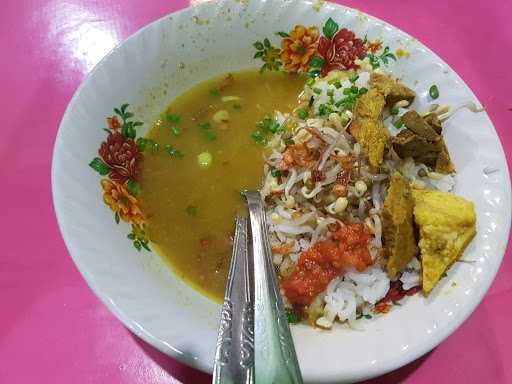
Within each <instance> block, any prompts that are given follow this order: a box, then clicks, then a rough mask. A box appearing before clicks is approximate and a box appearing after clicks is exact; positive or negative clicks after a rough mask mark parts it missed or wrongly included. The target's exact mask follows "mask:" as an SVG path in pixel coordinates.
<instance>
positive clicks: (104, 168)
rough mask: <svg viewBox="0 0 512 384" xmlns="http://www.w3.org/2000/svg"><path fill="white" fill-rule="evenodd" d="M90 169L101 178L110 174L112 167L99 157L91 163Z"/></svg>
mask: <svg viewBox="0 0 512 384" xmlns="http://www.w3.org/2000/svg"><path fill="white" fill-rule="evenodd" d="M89 167H91V168H92V169H94V170H95V171H96V172H98V173H99V174H100V175H101V176H105V175H107V174H108V173H109V172H110V167H109V166H108V165H107V163H105V162H104V161H103V160H101V159H100V158H99V157H95V158H94V159H93V160H92V161H91V162H90V163H89Z"/></svg>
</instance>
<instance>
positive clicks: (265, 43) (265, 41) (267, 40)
mask: <svg viewBox="0 0 512 384" xmlns="http://www.w3.org/2000/svg"><path fill="white" fill-rule="evenodd" d="M263 45H264V46H265V48H270V47H271V46H272V44H270V40H269V39H267V38H266V37H265V39H264V40H263Z"/></svg>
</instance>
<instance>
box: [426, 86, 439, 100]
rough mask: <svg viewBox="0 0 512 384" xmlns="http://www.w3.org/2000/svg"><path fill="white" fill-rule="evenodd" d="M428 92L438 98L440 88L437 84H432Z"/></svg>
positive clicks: (433, 97) (432, 96)
mask: <svg viewBox="0 0 512 384" xmlns="http://www.w3.org/2000/svg"><path fill="white" fill-rule="evenodd" d="M428 94H429V95H430V97H431V98H432V99H434V100H435V99H437V98H438V97H439V88H437V85H435V84H434V85H432V86H431V87H430V89H429V90H428Z"/></svg>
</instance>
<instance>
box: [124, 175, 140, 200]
mask: <svg viewBox="0 0 512 384" xmlns="http://www.w3.org/2000/svg"><path fill="white" fill-rule="evenodd" d="M126 189H128V192H130V193H131V194H132V195H133V196H139V195H140V193H141V191H142V190H141V188H140V185H139V184H138V183H137V182H136V181H134V180H132V179H129V180H128V184H126Z"/></svg>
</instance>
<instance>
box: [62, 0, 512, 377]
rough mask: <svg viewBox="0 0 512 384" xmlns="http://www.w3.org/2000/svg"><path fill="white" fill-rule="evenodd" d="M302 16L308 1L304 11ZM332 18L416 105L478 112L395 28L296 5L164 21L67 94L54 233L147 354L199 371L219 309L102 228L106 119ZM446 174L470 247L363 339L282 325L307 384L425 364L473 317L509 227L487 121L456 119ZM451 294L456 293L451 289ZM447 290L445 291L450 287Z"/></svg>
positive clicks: (184, 14) (207, 362)
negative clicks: (385, 65)
mask: <svg viewBox="0 0 512 384" xmlns="http://www.w3.org/2000/svg"><path fill="white" fill-rule="evenodd" d="M314 3H315V4H316V3H317V2H314ZM329 17H332V18H333V19H335V20H336V21H337V22H338V23H339V24H340V25H341V26H344V27H347V28H349V29H351V30H353V31H354V32H356V34H357V35H359V36H364V35H365V34H368V37H369V38H370V39H371V40H374V39H376V38H377V37H381V38H382V39H383V40H384V42H385V44H386V45H389V46H391V48H392V50H394V49H396V48H398V47H403V48H404V49H406V50H407V51H408V52H409V53H410V54H411V56H410V58H408V59H402V60H398V62H397V63H396V64H395V65H393V66H391V67H390V69H392V71H393V72H394V74H395V75H396V76H399V77H402V78H403V81H404V82H405V83H406V84H408V85H413V87H414V88H415V89H416V91H417V93H418V97H417V100H416V101H415V102H416V103H417V105H418V106H419V107H420V108H421V107H422V106H425V104H426V103H427V90H428V88H429V86H430V85H431V84H433V83H435V84H437V85H438V87H439V89H440V90H441V97H440V99H439V102H440V103H448V104H452V105H456V104H459V103H461V102H464V101H467V100H472V101H474V102H475V103H477V104H479V103H478V100H477V99H476V98H475V96H474V95H473V93H472V92H471V91H470V89H469V88H468V87H467V86H466V85H465V84H464V82H463V81H462V79H460V77H459V76H458V75H457V74H456V73H455V72H454V71H453V70H452V69H451V68H450V67H448V65H447V64H446V63H444V62H443V61H442V60H441V59H440V58H439V57H437V56H436V55H435V54H434V53H432V52H431V51H430V50H429V49H428V48H426V47H425V46H423V45H422V44H420V43H419V42H418V41H417V40H415V39H413V38H411V37H410V36H408V35H407V34H405V33H403V32H401V31H399V30H398V29H396V28H394V27H392V26H390V25H388V24H386V23H384V22H382V21H380V20H377V19H375V18H373V17H370V16H367V15H365V14H362V13H360V12H358V11H355V10H352V9H349V8H346V7H343V6H339V5H334V4H329V3H325V4H324V5H323V6H322V7H320V8H315V5H314V4H313V2H307V1H305V2H298V1H278V0H275V1H270V0H267V1H256V0H252V1H250V2H246V1H221V2H214V3H206V4H203V5H201V6H198V7H195V8H190V9H185V10H183V11H181V12H178V13H175V14H172V15H169V16H166V17H164V18H162V19H160V20H158V21H156V22H154V23H152V24H150V25H149V26H147V27H145V28H143V29H142V30H140V31H139V32H137V33H136V34H135V35H133V36H132V37H130V38H129V39H128V40H127V41H125V42H124V43H123V44H121V45H120V46H119V47H117V48H116V49H114V50H113V51H112V52H111V53H110V54H109V55H108V56H107V57H105V58H104V59H103V60H102V61H101V62H100V63H99V64H98V65H97V66H96V67H95V68H94V70H93V71H92V72H91V74H90V75H89V76H88V78H87V79H86V81H84V83H83V84H82V85H81V87H80V88H79V90H78V91H77V92H76V94H75V95H74V97H73V99H72V101H71V103H70V104H69V107H68V109H67V111H66V113H65V115H64V117H63V119H62V123H61V126H60V128H59V132H58V135H57V140H56V143H55V150H54V157H53V169H52V186H53V196H54V204H55V210H56V213H57V218H58V222H59V225H60V228H61V231H62V235H63V237H64V240H65V242H66V245H67V247H68V249H69V252H70V254H71V256H72V257H73V260H74V262H75V263H76V265H77V267H78V268H79V270H80V272H81V273H82V275H83V277H84V278H85V280H86V281H87V283H88V284H89V286H90V287H91V289H92V290H93V291H94V292H95V293H96V295H97V296H98V297H99V298H100V299H101V300H102V301H103V303H104V304H105V305H106V306H107V307H108V308H109V309H110V310H111V311H112V312H113V313H114V314H115V315H116V316H117V317H118V318H119V319H120V320H121V321H122V322H123V323H124V324H125V325H126V326H127V327H128V328H129V329H130V330H132V331H133V332H134V333H135V334H137V335H138V336H140V337H141V338H143V339H144V340H145V341H147V342H148V343H150V344H151V345H153V346H155V347H156V348H158V349H159V350H161V351H163V352H165V353H167V354H169V355H171V356H173V357H175V358H177V359H179V360H181V361H183V362H184V363H186V364H188V365H191V366H193V367H196V368H199V369H201V370H203V371H207V372H209V371H211V369H212V361H213V354H214V348H215V339H216V332H217V314H218V310H219V306H218V305H216V304H214V303H213V302H211V301H209V300H208V299H206V298H205V297H203V296H202V295H200V294H199V293H197V292H196V291H194V290H193V289H191V288H190V287H189V286H187V285H185V284H184V283H183V282H182V281H181V280H180V278H179V277H177V276H176V275H175V274H174V273H173V272H172V271H171V270H169V269H168V268H167V267H166V266H165V265H164V263H163V262H162V261H161V260H160V258H159V257H158V255H156V254H154V253H148V252H141V253H139V252H136V251H135V250H134V248H133V247H132V245H131V244H130V242H128V241H126V234H127V233H128V232H129V230H128V227H127V226H126V225H125V224H120V225H115V224H114V222H113V219H112V213H111V211H110V210H109V209H108V207H106V206H105V204H104V203H103V202H102V198H101V195H102V189H101V187H100V184H99V178H98V175H97V174H95V173H94V172H93V171H92V170H91V169H90V168H89V167H88V163H89V161H90V160H91V158H92V157H94V156H96V155H97V150H98V147H99V144H100V142H101V141H102V140H104V138H105V134H104V133H103V132H102V130H101V128H102V127H104V126H105V117H106V116H109V115H111V114H112V108H113V107H115V106H119V105H121V104H122V103H125V102H127V103H130V105H131V106H132V107H133V108H132V109H133V111H134V112H135V114H136V117H137V118H138V119H139V120H141V121H143V122H144V123H145V125H144V127H147V126H148V125H149V123H150V122H151V121H152V120H153V119H154V118H155V117H156V116H157V115H158V113H159V112H160V111H162V110H163V108H164V107H165V106H166V105H167V104H168V103H169V102H170V101H171V100H172V98H173V97H175V96H176V95H178V94H180V93H181V92H183V91H184V90H186V89H187V88H189V87H190V86H191V85H192V84H195V83H197V82H200V81H202V80H205V79H207V78H209V77H211V76H213V75H216V74H220V73H225V72H228V71H235V70H239V69H242V68H250V67H256V66H259V65H261V62H258V61H257V60H255V59H253V55H254V47H253V46H252V44H253V43H254V42H255V41H256V40H261V39H262V38H264V37H269V38H270V39H271V40H272V42H273V43H274V45H278V46H279V41H280V37H278V36H276V35H275V34H274V32H275V31H289V30H291V29H292V28H293V27H294V26H295V25H296V24H303V25H306V26H310V25H316V26H319V27H321V26H322V25H323V24H324V23H325V21H326V20H327V19H328V18H329ZM445 132H446V140H447V143H448V146H449V149H450V152H451V154H452V157H453V161H454V163H455V164H456V166H457V169H458V174H457V187H456V191H455V192H456V193H458V194H461V195H463V196H466V197H467V198H469V199H470V200H472V201H474V202H475V204H476V208H477V214H478V235H477V237H476V239H475V240H474V241H473V242H472V243H471V245H470V246H469V248H468V249H467V251H466V253H465V256H464V259H466V260H473V261H474V263H472V264H469V263H457V264H456V265H455V266H454V267H452V268H451V269H450V271H449V276H448V278H446V279H443V281H442V283H440V284H439V287H437V288H436V290H435V292H434V293H433V294H432V295H431V296H430V297H429V298H428V299H425V298H423V297H421V296H420V295H417V296H415V297H413V298H410V299H408V300H407V302H406V305H403V306H402V307H399V308H394V309H393V311H391V313H389V314H388V315H386V316H381V317H378V318H376V319H373V320H371V321H365V322H364V327H365V328H366V329H365V331H353V330H348V329H343V328H342V327H339V328H337V329H334V330H332V331H321V330H318V329H313V328H309V327H306V326H294V327H293V329H292V331H293V336H294V340H295V344H296V349H297V353H298V357H299V361H300V365H301V368H302V371H303V374H304V378H305V380H306V381H307V382H333V381H355V380H360V379H364V378H369V377H372V376H376V375H379V374H383V373H385V372H387V371H390V370H392V369H395V368H398V367H400V366H402V365H404V364H406V363H408V362H410V361H412V360H414V359H416V358H418V357H419V356H421V355H422V354H424V353H426V352H428V351H429V350H431V349H432V348H434V347H435V346H436V345H438V344H439V343H440V342H441V341H442V340H443V339H445V338H446V337H447V336H448V335H449V334H450V333H452V332H453V331H454V330H455V329H456V328H457V327H458V326H460V324H461V323H462V322H463V321H464V320H465V319H466V318H467V317H468V316H469V314H470V313H471V312H472V311H473V310H474V309H475V307H476V306H477V304H478V303H479V302H480V300H481V299H482V297H483V295H484V294H485V292H486V291H487V289H488V288H489V285H490V284H491V282H492V280H493V278H494V276H495V275H496V272H497V270H498V267H499V265H500V262H501V259H502V257H503V254H504V251H505V247H506V243H507V236H508V231H509V224H510V217H511V213H510V181H509V176H508V170H507V165H506V162H505V157H504V154H503V150H502V147H501V145H500V142H499V140H498V137H497V135H496V132H495V130H494V128H493V126H492V123H491V121H490V120H489V118H488V116H487V114H486V113H479V114H474V113H471V112H468V111H461V112H459V113H458V114H457V115H456V116H455V117H453V118H452V119H451V120H449V122H448V123H447V124H446V130H445ZM454 283H455V284H454ZM454 285H455V286H454Z"/></svg>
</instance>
